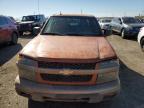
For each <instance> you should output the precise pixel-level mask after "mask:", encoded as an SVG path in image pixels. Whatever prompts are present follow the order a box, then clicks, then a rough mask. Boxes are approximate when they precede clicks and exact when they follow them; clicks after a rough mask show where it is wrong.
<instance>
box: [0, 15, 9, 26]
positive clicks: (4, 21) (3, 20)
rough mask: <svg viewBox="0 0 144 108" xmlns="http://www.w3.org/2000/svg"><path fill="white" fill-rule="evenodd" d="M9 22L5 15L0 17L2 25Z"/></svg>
mask: <svg viewBox="0 0 144 108" xmlns="http://www.w3.org/2000/svg"><path fill="white" fill-rule="evenodd" d="M7 23H8V22H7V20H6V18H4V17H0V25H6V24H7Z"/></svg>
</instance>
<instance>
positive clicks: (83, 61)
mask: <svg viewBox="0 0 144 108" xmlns="http://www.w3.org/2000/svg"><path fill="white" fill-rule="evenodd" d="M37 30H39V28H38V27H37V28H36V31H37ZM104 33H105V34H104ZM104 33H103V31H102V30H101V29H100V26H99V24H98V21H97V19H96V18H95V17H94V16H90V15H67V14H65V15H64V14H63V15H62V14H61V15H53V16H51V17H50V18H49V20H48V21H47V22H46V24H45V25H44V27H43V29H42V30H41V32H40V33H39V35H38V36H36V37H35V38H34V39H32V40H31V41H30V42H29V43H28V44H27V45H26V46H25V47H24V48H23V49H22V51H21V52H20V53H19V59H18V61H17V67H18V76H17V77H16V80H15V88H16V91H17V93H18V94H19V95H21V96H25V97H28V98H30V99H32V100H34V101H64V102H88V103H97V102H101V101H104V100H108V99H112V97H114V96H116V95H117V94H118V93H119V91H120V80H119V59H118V58H117V55H116V53H115V51H114V50H113V48H112V46H111V45H110V43H109V42H108V40H107V39H106V38H105V35H109V32H108V31H105V32H104Z"/></svg>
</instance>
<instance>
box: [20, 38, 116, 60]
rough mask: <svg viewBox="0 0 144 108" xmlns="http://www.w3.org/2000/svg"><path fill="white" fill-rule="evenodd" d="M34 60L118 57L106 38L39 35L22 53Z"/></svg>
mask: <svg viewBox="0 0 144 108" xmlns="http://www.w3.org/2000/svg"><path fill="white" fill-rule="evenodd" d="M20 54H21V55H24V56H28V57H31V58H34V59H39V60H40V59H43V60H47V59H49V60H50V59H51V60H52V59H67V60H69V59H70V60H101V59H108V58H113V57H116V54H115V51H114V50H113V48H112V47H111V45H110V44H109V42H108V41H107V39H106V38H105V37H80V36H50V35H49V36H46V35H39V36H37V37H35V38H34V39H33V40H32V41H30V42H29V43H28V44H27V45H26V46H25V47H24V48H23V50H22V51H21V52H20Z"/></svg>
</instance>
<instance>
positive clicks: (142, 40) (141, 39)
mask: <svg viewBox="0 0 144 108" xmlns="http://www.w3.org/2000/svg"><path fill="white" fill-rule="evenodd" d="M138 43H139V45H140V47H141V49H142V51H144V27H142V28H141V29H140V32H139V34H138Z"/></svg>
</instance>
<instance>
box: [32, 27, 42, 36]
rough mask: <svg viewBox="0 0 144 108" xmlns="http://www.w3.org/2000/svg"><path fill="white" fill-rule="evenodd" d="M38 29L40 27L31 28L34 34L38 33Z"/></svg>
mask: <svg viewBox="0 0 144 108" xmlns="http://www.w3.org/2000/svg"><path fill="white" fill-rule="evenodd" d="M40 30H41V28H40V27H34V28H33V34H34V36H36V35H38V34H39V32H40Z"/></svg>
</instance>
